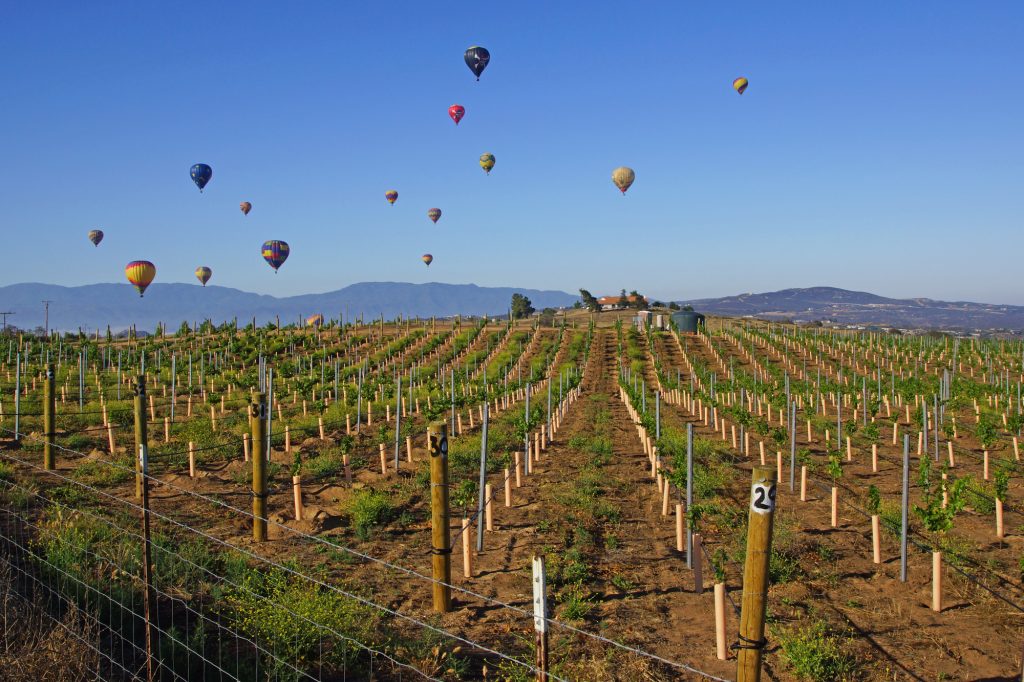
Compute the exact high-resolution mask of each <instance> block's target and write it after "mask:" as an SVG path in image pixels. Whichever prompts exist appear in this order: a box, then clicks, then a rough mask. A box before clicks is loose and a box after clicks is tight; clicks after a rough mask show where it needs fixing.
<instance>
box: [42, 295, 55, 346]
mask: <svg viewBox="0 0 1024 682" xmlns="http://www.w3.org/2000/svg"><path fill="white" fill-rule="evenodd" d="M51 303H53V301H43V336H47V337H48V336H50V304H51Z"/></svg>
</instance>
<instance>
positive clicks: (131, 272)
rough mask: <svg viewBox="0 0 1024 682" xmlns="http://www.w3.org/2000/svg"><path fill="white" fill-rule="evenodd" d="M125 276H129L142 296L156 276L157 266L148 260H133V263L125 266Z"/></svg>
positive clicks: (140, 296) (129, 279)
mask: <svg viewBox="0 0 1024 682" xmlns="http://www.w3.org/2000/svg"><path fill="white" fill-rule="evenodd" d="M124 276H125V277H127V278H128V281H129V282H130V283H131V285H132V286H133V287H135V290H136V291H138V292H139V298H142V294H144V293H145V291H146V287H148V286H149V285H150V284H151V283H152V282H153V278H154V277H156V266H155V265H153V264H152V263H150V262H149V261H148V260H133V261H132V262H131V263H129V264H128V265H126V266H124Z"/></svg>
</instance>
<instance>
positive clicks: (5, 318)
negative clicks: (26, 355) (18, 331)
mask: <svg viewBox="0 0 1024 682" xmlns="http://www.w3.org/2000/svg"><path fill="white" fill-rule="evenodd" d="M13 314H14V312H13V311H11V310H6V311H4V312H0V317H3V318H4V331H5V332H6V331H7V316H8V315H13Z"/></svg>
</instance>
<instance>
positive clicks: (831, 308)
mask: <svg viewBox="0 0 1024 682" xmlns="http://www.w3.org/2000/svg"><path fill="white" fill-rule="evenodd" d="M514 293H520V294H523V295H524V296H526V297H528V298H529V299H530V300H531V301H532V303H533V306H534V307H535V308H536V309H537V310H540V309H542V308H546V307H551V308H564V307H569V306H572V304H573V303H575V302H576V301H577V300H578V297H577V296H575V295H573V294H568V293H565V292H564V291H539V290H536V289H520V288H513V287H480V286H477V285H475V284H439V283H430V284H408V283H402V282H361V283H359V284H352V285H350V286H347V287H345V288H344V289H339V290H337V291H331V292H327V293H323V294H304V295H301V296H288V297H282V298H278V297H275V296H267V295H262V294H253V293H249V292H246V291H239V290H238V289H230V288H227V287H219V286H208V287H205V288H204V287H201V286H198V285H193V284H153V285H152V286H150V287H149V289H147V290H146V296H145V298H139V296H138V294H136V293H135V290H134V289H132V288H131V287H130V286H128V285H127V284H89V285H85V286H78V287H63V286H57V285H53V284H12V285H9V286H5V287H0V311H12V312H13V313H14V315H12V316H10V317H9V319H8V323H9V324H13V325H16V326H17V327H19V328H22V329H33V328H35V327H37V326H42V325H43V303H42V302H43V301H45V300H48V301H50V302H51V303H50V327H51V328H52V329H57V330H60V331H66V330H77V329H78V328H79V327H82V328H85V329H96V328H97V327H100V328H105V327H106V326H107V325H108V324H109V325H110V327H111V328H112V329H113V330H114V331H118V330H121V329H124V328H126V327H129V326H130V325H132V324H134V325H136V326H137V328H138V329H139V330H140V331H142V330H152V329H153V328H155V327H156V325H157V323H159V322H165V323H166V324H167V325H168V326H169V327H171V329H172V331H173V330H174V329H177V327H178V326H179V325H180V324H181V323H182V321H186V320H187V321H188V322H190V323H191V322H201V321H203V320H206V319H210V320H213V321H214V322H215V323H217V324H219V323H221V322H224V321H228V320H231V319H233V318H235V317H237V318H238V321H239V323H240V324H248V323H249V321H251V320H252V318H253V317H254V316H255V317H256V321H257V323H259V324H265V323H266V322H269V321H272V320H274V319H275V318H276V317H277V316H280V319H281V321H282V322H283V323H288V322H292V321H295V320H297V319H298V318H299V317H302V318H306V317H308V316H310V315H314V314H316V313H320V314H322V315H323V316H324V317H326V318H338V317H340V316H341V315H344V316H345V319H346V320H351V319H355V318H357V317H359V316H360V315H362V316H363V317H364V319H373V318H377V317H380V315H381V314H383V315H384V317H385V318H386V319H394V318H395V317H396V316H397V315H399V314H401V315H407V316H411V317H431V316H437V317H447V316H452V315H485V314H486V315H503V314H505V313H507V312H508V308H509V302H510V300H511V298H512V294H514ZM678 302H679V303H681V304H689V305H692V306H693V307H694V308H695V309H697V310H698V311H701V312H705V313H711V314H715V315H729V316H736V317H743V316H753V317H759V318H764V319H775V320H783V319H786V320H794V321H806V322H811V321H814V320H823V321H824V320H830V321H832V322H834V323H836V324H856V325H877V326H883V327H899V328H903V329H907V328H914V329H950V330H974V329H982V330H996V329H1011V330H1021V329H1024V306H1012V305H992V304H986V303H969V302H964V301H956V302H946V301H934V300H932V299H928V298H914V299H894V298H885V297H883V296H877V295H875V294H869V293H865V292H861V291H848V290H846V289H837V288H834V287H812V288H809V289H783V290H782V291H773V292H768V293H761V294H740V295H738V296H726V297H723V298H704V299H697V300H689V301H678Z"/></svg>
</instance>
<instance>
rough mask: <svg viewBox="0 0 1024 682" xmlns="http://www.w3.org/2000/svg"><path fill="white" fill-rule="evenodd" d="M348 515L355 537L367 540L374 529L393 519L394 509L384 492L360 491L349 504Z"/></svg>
mask: <svg viewBox="0 0 1024 682" xmlns="http://www.w3.org/2000/svg"><path fill="white" fill-rule="evenodd" d="M348 513H349V516H350V517H351V520H352V529H353V530H354V531H355V534H356V537H358V538H359V539H360V540H369V539H370V534H371V532H372V530H373V529H374V528H377V527H379V526H383V525H385V524H386V523H387V522H388V521H390V520H391V519H392V518H393V517H394V515H395V508H394V507H393V506H392V505H391V500H390V499H389V497H388V494H387V493H386V492H383V491H380V490H361V491H359V492H357V493H356V494H355V497H353V498H352V501H351V502H350V503H349V508H348Z"/></svg>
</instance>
